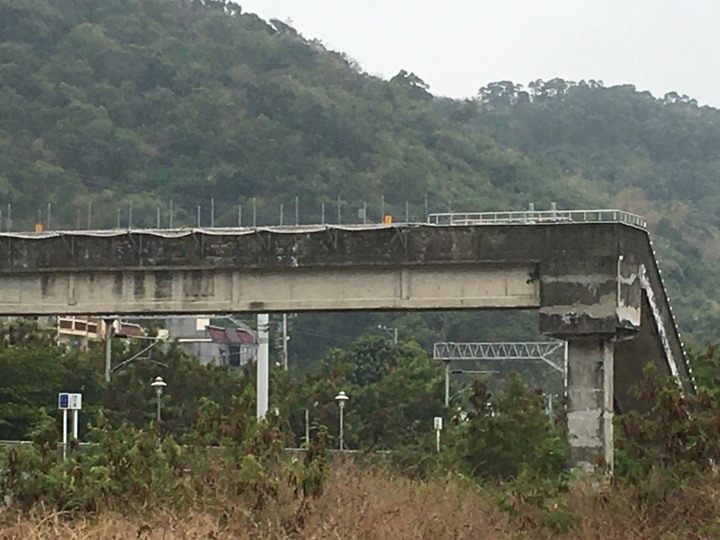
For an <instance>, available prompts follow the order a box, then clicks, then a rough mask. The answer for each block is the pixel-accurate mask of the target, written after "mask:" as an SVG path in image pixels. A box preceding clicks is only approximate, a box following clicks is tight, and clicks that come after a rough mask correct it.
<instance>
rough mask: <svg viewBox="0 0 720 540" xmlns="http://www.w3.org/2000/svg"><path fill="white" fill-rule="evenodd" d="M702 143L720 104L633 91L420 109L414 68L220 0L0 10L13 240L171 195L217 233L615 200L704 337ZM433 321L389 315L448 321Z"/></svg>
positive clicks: (1, 144)
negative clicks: (370, 61)
mask: <svg viewBox="0 0 720 540" xmlns="http://www.w3.org/2000/svg"><path fill="white" fill-rule="evenodd" d="M719 140H720V113H719V112H718V111H716V110H714V109H709V108H699V107H697V105H696V104H695V103H694V102H692V101H691V100H689V99H687V98H685V97H682V96H678V95H669V96H666V97H665V98H663V99H661V100H658V99H655V98H653V97H652V96H650V95H648V94H643V93H638V92H636V91H635V90H634V89H633V88H632V87H618V88H604V87H603V86H602V85H601V84H600V83H597V82H590V83H582V84H571V83H568V82H565V81H558V80H552V81H549V82H542V81H538V82H537V83H533V84H532V85H530V87H529V88H528V90H527V91H526V90H524V89H523V88H521V87H518V86H517V85H515V84H513V83H496V84H493V85H489V86H488V87H487V88H484V89H482V90H481V91H480V93H479V94H478V98H477V99H476V100H472V101H465V102H456V101H451V100H445V99H442V100H441V99H436V98H434V97H433V96H432V95H431V94H429V93H428V91H427V87H426V85H425V84H424V83H423V81H422V80H421V79H420V78H419V77H417V76H416V75H414V74H412V73H406V72H404V71H403V72H400V73H399V74H398V75H397V76H395V77H393V78H392V79H391V80H390V81H383V80H380V79H377V78H375V77H371V76H369V75H367V74H365V73H363V72H362V70H361V69H360V67H359V66H357V65H356V64H355V63H354V62H353V61H351V60H350V59H348V58H347V57H346V56H344V55H343V54H342V53H337V52H331V51H328V50H326V49H325V47H323V45H322V44H321V43H319V42H316V41H312V40H308V39H305V38H304V37H302V36H301V35H300V34H298V32H297V31H296V30H295V29H293V28H291V27H289V26H287V25H285V24H283V23H281V22H279V21H272V22H266V21H263V20H261V19H259V18H258V17H256V16H254V15H252V14H245V13H242V10H241V8H240V7H239V6H237V5H234V4H230V3H227V2H225V1H218V0H182V1H181V0H105V1H102V2H101V1H98V0H5V1H3V2H2V3H1V4H0V209H2V210H3V211H4V212H5V213H4V214H3V221H4V223H3V227H5V226H7V225H8V224H7V217H8V214H7V212H8V210H7V208H8V205H10V207H11V210H12V218H13V221H12V223H11V227H12V228H15V229H21V228H24V229H27V228H30V227H31V226H32V224H33V223H34V222H35V221H37V220H40V221H42V222H45V223H47V221H48V219H51V224H50V226H51V227H78V226H81V227H86V226H92V227H112V226H115V225H116V224H117V223H118V220H119V221H120V223H121V224H122V225H123V226H125V225H127V224H128V222H129V220H130V213H131V211H130V208H132V224H133V225H134V226H142V225H146V226H150V225H152V226H154V225H155V223H156V219H157V213H156V212H157V210H158V209H159V211H160V217H161V224H162V225H163V226H167V225H168V224H169V222H170V215H171V214H170V207H171V204H172V205H173V206H172V209H173V214H172V216H173V219H174V225H176V226H177V225H194V224H195V223H196V222H197V207H198V206H200V207H201V214H202V215H201V223H202V224H203V225H207V224H208V223H209V210H208V209H209V207H210V201H211V200H212V201H214V221H215V223H216V224H218V225H220V224H225V225H231V224H236V223H237V221H238V207H239V206H240V205H242V207H243V208H244V210H245V212H244V214H243V216H244V217H243V218H242V219H243V222H244V224H249V223H250V217H249V216H250V208H251V207H252V206H253V205H254V206H255V207H256V208H257V213H258V216H257V222H258V224H263V223H273V224H277V223H278V220H279V207H280V205H281V204H284V206H285V210H286V216H287V217H286V219H287V220H288V221H292V220H294V208H293V207H294V204H295V200H296V198H297V201H298V205H299V215H300V218H301V221H304V222H308V221H317V220H319V219H320V208H321V204H322V203H323V202H324V203H327V204H328V211H327V216H326V218H327V219H328V220H329V221H335V220H337V218H338V212H337V204H338V202H337V201H338V200H339V201H340V206H341V211H342V215H343V216H344V219H345V220H351V219H354V220H357V219H358V218H357V210H358V208H361V207H362V206H363V203H367V204H368V205H369V206H368V208H369V210H368V217H369V218H370V219H378V218H379V216H380V208H381V206H380V205H381V202H380V201H381V200H382V199H383V198H384V201H385V204H386V207H385V208H386V209H389V210H390V211H392V212H394V213H396V214H400V215H402V214H404V212H405V205H406V203H408V208H409V210H410V218H411V219H412V220H422V219H424V217H425V209H426V208H428V209H429V210H430V211H445V210H448V209H453V210H490V209H492V210H499V209H509V208H523V207H525V206H526V205H527V203H528V202H534V203H535V204H536V205H537V207H538V208H542V207H544V206H545V207H546V206H548V205H549V203H550V202H551V201H555V202H557V203H558V204H559V205H560V207H563V208H582V207H585V208H587V207H597V206H617V207H621V208H626V209H629V210H635V211H637V212H639V213H641V214H643V215H645V216H646V217H648V218H649V220H650V222H651V224H652V228H653V232H654V234H655V237H656V238H659V239H660V241H659V248H660V251H661V256H662V261H661V265H662V268H663V269H664V270H665V271H666V274H665V275H666V277H667V278H668V282H669V285H670V291H669V292H670V296H671V299H672V300H673V301H674V303H675V304H676V305H677V306H679V307H680V312H679V313H680V323H681V328H682V329H683V330H684V331H685V332H686V333H689V334H691V335H693V336H694V337H695V338H696V340H698V341H710V340H716V339H717V336H716V335H715V334H714V332H715V328H716V327H717V323H718V321H719V320H720V309H719V308H718V304H717V302H716V300H715V291H716V290H717V285H719V284H720V283H718V277H719V276H720V273H719V272H718V270H717V268H718V264H717V262H718V261H717V257H719V256H720V244H718V215H717V214H716V209H717V205H716V204H715V203H717V202H718V201H719V200H720V197H719V195H720V187H719V185H720V184H719V183H718V175H719V173H720V160H718V156H719V155H720V150H719V149H720V145H718V142H719ZM425 201H427V206H426V203H425ZM331 203H332V210H331V209H330V208H331V207H330V204H331ZM48 205H50V206H48ZM48 209H50V212H51V216H49V215H48ZM429 320H430V319H424V320H422V321H419V320H418V319H417V318H415V316H407V317H406V318H405V321H404V324H405V325H406V326H408V327H412V328H414V329H422V330H424V331H427V329H428V327H429V326H431V327H432V332H429V333H431V334H433V335H437V328H438V327H441V326H442V327H447V326H448V323H447V320H443V321H440V322H437V324H435V323H429V322H428V321H429ZM373 324H374V322H373ZM462 324H464V325H465V326H466V327H471V328H477V326H478V325H477V324H474V325H473V324H469V325H468V324H467V323H466V322H463V323H462ZM313 325H314V326H313V328H314V331H315V332H316V333H320V334H322V333H323V332H322V328H318V327H317V325H315V323H313ZM458 325H460V323H457V324H455V325H454V326H455V327H457V326H458ZM450 326H453V325H450ZM344 332H345V333H348V334H351V336H350V337H352V335H356V332H355V331H354V330H347V329H346V330H345V331H344ZM468 333H469V332H468ZM451 334H452V332H451ZM446 337H456V338H457V337H464V336H453V335H450V336H446ZM428 339H432V338H430V337H429V338H428ZM295 343H297V342H295Z"/></svg>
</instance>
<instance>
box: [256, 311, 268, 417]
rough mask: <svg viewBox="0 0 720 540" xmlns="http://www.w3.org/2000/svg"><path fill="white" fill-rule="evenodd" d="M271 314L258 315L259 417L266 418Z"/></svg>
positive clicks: (257, 387) (257, 386)
mask: <svg viewBox="0 0 720 540" xmlns="http://www.w3.org/2000/svg"><path fill="white" fill-rule="evenodd" d="M269 326H270V316H269V315H268V314H267V313H260V314H258V316H257V331H258V359H257V385H256V389H257V418H258V420H260V419H262V418H265V416H266V415H267V412H268V389H269V386H270V339H269V336H268V329H269Z"/></svg>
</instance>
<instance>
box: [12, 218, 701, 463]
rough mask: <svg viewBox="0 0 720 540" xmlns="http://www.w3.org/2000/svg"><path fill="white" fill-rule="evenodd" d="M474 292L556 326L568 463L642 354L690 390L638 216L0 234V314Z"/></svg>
mask: <svg viewBox="0 0 720 540" xmlns="http://www.w3.org/2000/svg"><path fill="white" fill-rule="evenodd" d="M485 308H516V309H518V308H519V309H533V308H534V309H539V312H540V329H541V331H542V332H544V333H546V334H548V335H551V336H556V337H560V338H563V339H566V340H568V341H569V342H570V351H571V353H570V359H569V362H570V364H571V369H570V387H569V391H570V393H571V394H572V395H574V396H575V398H572V399H571V400H570V401H571V409H572V410H571V413H572V414H573V415H574V416H573V419H572V420H571V421H570V423H569V427H570V441H571V443H572V441H575V443H576V444H574V446H573V445H572V444H571V448H574V449H575V450H573V452H574V454H573V453H572V452H571V454H572V455H573V456H574V457H573V458H572V459H574V461H575V463H581V462H582V463H583V464H587V463H597V462H598V460H601V461H602V460H604V461H605V462H606V463H607V464H608V466H610V465H611V463H612V462H611V459H610V458H611V452H610V453H609V451H608V448H609V447H608V445H611V444H612V437H611V433H612V431H611V426H610V425H609V422H610V420H608V418H611V414H610V411H612V407H611V406H610V405H608V403H609V404H613V402H614V404H615V407H616V408H617V409H619V410H621V411H625V410H629V409H637V408H642V407H643V406H645V405H646V404H643V403H640V402H638V400H637V399H636V398H634V397H633V395H632V393H631V392H630V388H631V387H632V386H633V385H634V384H635V383H636V382H637V381H638V380H640V378H641V376H642V370H643V368H644V366H645V364H646V363H647V362H648V361H650V362H654V363H655V364H656V365H657V366H659V367H660V368H661V369H662V370H663V371H664V372H665V373H667V374H670V375H673V376H675V377H676V379H677V380H678V382H679V384H681V385H682V388H683V389H684V391H686V392H693V391H694V386H693V382H692V376H691V374H690V371H689V368H688V366H687V364H686V361H685V357H684V353H683V350H682V345H681V342H680V338H679V334H678V332H677V328H676V327H675V323H674V320H673V318H672V313H671V310H670V304H669V302H668V300H667V296H666V294H665V290H664V288H663V285H662V281H661V279H660V274H659V271H658V267H657V262H656V260H655V257H654V254H653V251H652V246H651V244H650V241H649V238H648V235H647V232H646V231H644V230H642V229H639V228H636V227H633V226H630V225H626V224H621V223H542V224H505V225H481V226H457V225H455V226H434V225H411V226H368V227H306V228H301V229H292V228H288V229H283V230H278V229H259V230H253V229H231V230H217V229H215V230H193V231H155V232H153V231H132V232H127V231H126V232H123V231H106V232H98V233H86V232H82V231H78V232H72V233H64V234H56V233H40V234H23V235H18V234H0V315H22V314H37V315H41V314H72V313H77V314H100V315H102V314H132V313H168V314H170V313H213V312H223V313H227V312H233V311H235V312H239V311H264V312H267V311H304V310H309V311H316V310H352V309H393V310H396V309H426V310H427V309H485ZM589 344H593V345H592V346H591V345H589ZM572 351H575V352H572ZM599 365H601V366H602V367H601V369H600V370H599V371H597V370H598V366H599ZM613 366H614V369H613ZM613 372H614V373H615V375H614V387H615V388H614V390H613V388H612V386H613V385H612V384H610V385H609V386H608V381H610V382H612V380H613ZM595 394H597V396H596V398H597V399H596V400H595V401H594V402H592V400H590V399H589V397H588V396H590V395H595ZM598 396H602V398H600V397H598ZM597 400H600V401H597ZM608 400H609V401H608ZM600 402H602V406H600V405H599V404H598V403H600ZM588 403H590V405H587V404H588ZM598 411H599V412H598ZM583 419H584V420H583ZM593 437H595V438H593ZM596 439H597V440H596ZM598 440H599V441H600V442H599V443H598ZM578 441H580V442H582V441H584V443H583V444H580V442H578ZM583 466H584V465H583Z"/></svg>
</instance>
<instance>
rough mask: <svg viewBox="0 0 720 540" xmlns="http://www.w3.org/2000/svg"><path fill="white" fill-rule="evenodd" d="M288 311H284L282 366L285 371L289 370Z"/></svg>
mask: <svg viewBox="0 0 720 540" xmlns="http://www.w3.org/2000/svg"><path fill="white" fill-rule="evenodd" d="M287 329H288V328H287V313H283V321H282V346H283V357H282V366H283V369H284V370H285V371H287V370H288V339H290V338H288V335H287Z"/></svg>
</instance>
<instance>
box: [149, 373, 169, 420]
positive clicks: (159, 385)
mask: <svg viewBox="0 0 720 540" xmlns="http://www.w3.org/2000/svg"><path fill="white" fill-rule="evenodd" d="M150 386H152V387H153V388H154V389H155V395H156V396H157V421H158V422H160V420H161V415H160V407H161V399H162V393H163V388H165V387H166V386H167V383H166V382H165V381H163V380H162V377H155V380H154V381H153V383H152V384H151V385H150Z"/></svg>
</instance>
